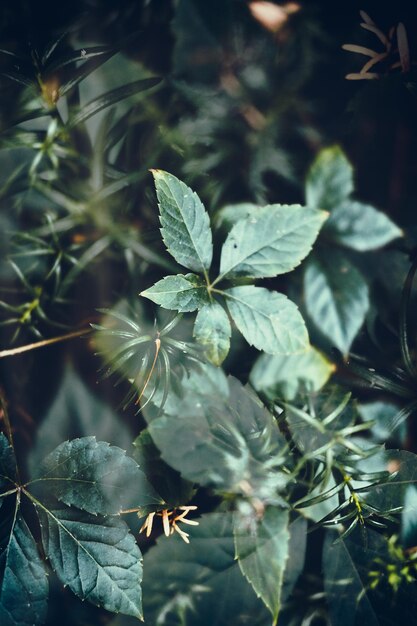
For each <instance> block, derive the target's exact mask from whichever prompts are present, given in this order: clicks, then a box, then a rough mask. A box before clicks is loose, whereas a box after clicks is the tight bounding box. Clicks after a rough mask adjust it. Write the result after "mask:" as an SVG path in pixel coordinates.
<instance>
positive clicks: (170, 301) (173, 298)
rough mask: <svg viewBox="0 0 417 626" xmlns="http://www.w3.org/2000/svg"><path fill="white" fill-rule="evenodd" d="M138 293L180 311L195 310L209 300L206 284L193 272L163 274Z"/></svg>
mask: <svg viewBox="0 0 417 626" xmlns="http://www.w3.org/2000/svg"><path fill="white" fill-rule="evenodd" d="M140 295H141V296H143V297H144V298H149V300H152V302H156V304H159V305H160V306H162V307H163V308H164V309H170V310H174V311H179V312H180V313H188V312H190V311H195V310H196V309H200V308H201V307H202V306H204V305H205V304H207V303H208V302H209V297H208V293H207V285H206V283H205V282H204V281H202V280H201V278H200V277H199V276H196V275H195V274H185V275H184V274H177V275H176V276H165V278H163V279H162V280H159V281H158V282H157V283H155V285H153V286H152V287H150V288H149V289H145V291H142V293H141V294H140Z"/></svg>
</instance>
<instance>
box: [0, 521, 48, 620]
mask: <svg viewBox="0 0 417 626" xmlns="http://www.w3.org/2000/svg"><path fill="white" fill-rule="evenodd" d="M4 523H5V520H4V517H3V519H2V525H3V528H4ZM47 600H48V578H47V576H46V571H45V567H44V565H43V563H42V561H41V559H40V556H39V554H38V550H37V547H36V543H35V540H34V539H33V537H32V535H31V533H30V530H29V528H28V527H27V525H26V523H25V521H24V520H23V518H22V516H21V514H20V511H19V510H18V509H17V510H16V511H15V515H13V519H12V521H11V525H10V526H9V536H8V538H7V539H6V538H3V537H1V548H0V623H1V625H2V626H38V624H43V623H44V621H45V619H46V612H47Z"/></svg>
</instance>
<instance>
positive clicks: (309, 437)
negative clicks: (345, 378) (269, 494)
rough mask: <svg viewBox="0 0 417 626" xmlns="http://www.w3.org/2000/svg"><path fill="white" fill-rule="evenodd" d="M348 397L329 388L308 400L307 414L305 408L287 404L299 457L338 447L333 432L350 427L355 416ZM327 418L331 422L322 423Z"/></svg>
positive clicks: (286, 409) (290, 425) (341, 390)
mask: <svg viewBox="0 0 417 626" xmlns="http://www.w3.org/2000/svg"><path fill="white" fill-rule="evenodd" d="M349 399H350V394H349V393H346V392H345V390H344V389H341V388H338V387H329V388H326V389H325V390H323V391H322V392H321V393H318V394H316V395H315V396H314V397H313V398H311V402H310V410H309V412H308V411H307V410H306V408H305V407H304V408H299V407H297V406H294V405H291V404H286V405H285V417H286V421H287V424H288V427H289V429H290V432H291V435H292V437H293V439H294V442H295V444H296V445H297V447H298V449H299V450H300V452H301V453H302V454H309V456H314V453H315V451H316V450H318V449H320V448H321V447H322V446H325V445H329V446H333V448H334V449H336V448H337V444H336V442H335V441H334V439H335V433H337V432H338V431H340V430H342V429H343V428H346V427H348V426H351V425H352V424H353V423H354V421H355V418H356V417H357V414H356V410H355V407H354V405H352V404H351V403H349ZM329 415H332V416H333V419H332V420H331V421H330V423H327V424H323V420H324V419H325V418H326V417H328V416H329Z"/></svg>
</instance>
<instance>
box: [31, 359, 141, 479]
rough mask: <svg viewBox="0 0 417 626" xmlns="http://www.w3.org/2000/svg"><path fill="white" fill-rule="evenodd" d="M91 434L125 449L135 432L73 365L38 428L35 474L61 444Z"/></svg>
mask: <svg viewBox="0 0 417 626" xmlns="http://www.w3.org/2000/svg"><path fill="white" fill-rule="evenodd" d="M87 436H95V437H97V439H98V440H99V441H108V442H109V443H110V444H113V445H115V446H118V447H119V448H122V449H124V450H126V449H127V448H128V447H129V445H130V443H131V441H132V435H131V434H130V433H129V430H128V428H127V427H126V426H125V425H124V424H123V422H122V419H121V417H120V416H118V415H116V413H115V412H114V411H113V410H112V409H111V407H110V406H109V405H108V404H104V403H103V402H102V401H101V400H98V399H97V398H96V397H95V396H94V395H93V394H92V393H91V392H90V391H89V390H88V389H87V387H86V386H85V385H84V383H83V382H82V381H81V379H80V378H79V376H78V374H76V372H75V371H74V369H73V367H72V366H70V365H69V366H67V368H66V369H65V371H64V375H63V378H62V381H61V384H60V387H59V389H58V392H57V394H56V396H55V399H54V401H53V402H52V404H51V406H50V407H49V409H48V411H47V413H46V416H45V418H44V420H43V422H42V423H41V425H40V426H39V428H38V431H37V437H36V442H35V446H34V448H33V449H32V450H31V452H30V454H29V469H30V470H31V473H32V475H34V474H35V472H36V471H37V470H38V468H39V466H40V465H41V463H42V461H43V459H44V458H45V457H46V456H47V455H48V454H49V453H50V452H52V450H54V449H55V448H56V447H57V446H59V444H61V443H63V442H64V441H67V440H68V439H75V438H77V437H87Z"/></svg>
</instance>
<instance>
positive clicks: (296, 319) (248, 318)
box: [224, 285, 308, 354]
mask: <svg viewBox="0 0 417 626" xmlns="http://www.w3.org/2000/svg"><path fill="white" fill-rule="evenodd" d="M224 293H225V295H226V302H227V308H228V309H229V312H230V315H231V316H232V318H233V321H234V322H235V324H236V326H237V327H238V329H239V330H240V332H241V333H242V335H243V336H244V337H245V339H246V341H247V342H248V343H249V344H250V345H253V346H255V348H257V349H258V350H263V351H264V352H267V353H268V354H295V353H298V352H304V351H306V350H307V349H308V333H307V329H306V326H305V323H304V320H303V318H302V317H301V314H300V312H299V310H298V308H297V306H296V305H295V304H294V303H293V302H291V300H288V298H287V297H286V296H284V295H283V294H281V293H277V292H275V291H268V290H267V289H264V288H263V287H254V286H253V285H245V286H243V287H233V288H232V289H227V290H226V291H225V292H224Z"/></svg>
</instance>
